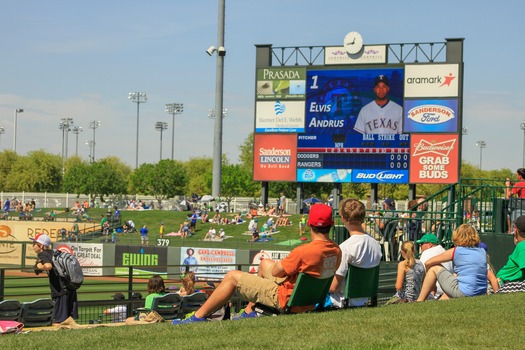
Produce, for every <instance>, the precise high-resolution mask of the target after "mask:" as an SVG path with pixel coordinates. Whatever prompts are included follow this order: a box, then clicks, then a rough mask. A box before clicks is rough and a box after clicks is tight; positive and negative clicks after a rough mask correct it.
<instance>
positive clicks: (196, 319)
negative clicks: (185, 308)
mask: <svg viewBox="0 0 525 350" xmlns="http://www.w3.org/2000/svg"><path fill="white" fill-rule="evenodd" d="M190 315H191V316H190V317H187V318H185V319H184V320H179V319H177V320H173V321H172V322H171V324H173V325H178V324H186V323H193V322H204V321H206V318H205V317H203V318H200V317H197V316H195V313H192V314H190Z"/></svg>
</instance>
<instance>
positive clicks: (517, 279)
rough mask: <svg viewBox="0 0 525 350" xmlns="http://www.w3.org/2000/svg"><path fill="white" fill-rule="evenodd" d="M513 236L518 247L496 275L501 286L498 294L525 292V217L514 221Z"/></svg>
mask: <svg viewBox="0 0 525 350" xmlns="http://www.w3.org/2000/svg"><path fill="white" fill-rule="evenodd" d="M513 235H514V244H515V245H516V247H515V248H514V251H513V252H512V254H510V256H509V259H508V260H507V263H506V264H505V266H503V267H502V268H501V270H499V271H498V274H497V275H496V277H497V278H498V280H499V281H500V286H501V288H500V289H499V291H498V293H509V292H525V215H522V216H519V217H518V218H517V219H516V221H514V232H513Z"/></svg>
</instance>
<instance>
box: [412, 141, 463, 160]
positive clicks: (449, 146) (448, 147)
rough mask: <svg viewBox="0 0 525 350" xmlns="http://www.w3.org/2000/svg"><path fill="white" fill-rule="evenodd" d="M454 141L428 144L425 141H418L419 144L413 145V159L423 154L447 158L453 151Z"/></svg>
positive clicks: (428, 142)
mask: <svg viewBox="0 0 525 350" xmlns="http://www.w3.org/2000/svg"><path fill="white" fill-rule="evenodd" d="M455 144H456V139H452V140H447V141H441V142H430V141H427V140H423V139H422V140H420V141H419V143H417V144H414V153H413V154H412V156H413V157H416V156H422V155H424V154H436V155H439V156H444V157H447V156H448V155H449V153H450V151H452V150H453V149H454V145H455Z"/></svg>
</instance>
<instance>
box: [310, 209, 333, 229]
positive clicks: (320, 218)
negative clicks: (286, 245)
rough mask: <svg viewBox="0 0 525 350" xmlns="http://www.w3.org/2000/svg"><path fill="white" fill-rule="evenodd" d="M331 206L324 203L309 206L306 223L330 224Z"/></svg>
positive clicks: (313, 224)
mask: <svg viewBox="0 0 525 350" xmlns="http://www.w3.org/2000/svg"><path fill="white" fill-rule="evenodd" d="M333 223H334V221H333V219H332V207H330V206H328V205H326V204H314V205H312V206H311V207H310V215H308V225H310V226H316V227H327V226H332V225H333Z"/></svg>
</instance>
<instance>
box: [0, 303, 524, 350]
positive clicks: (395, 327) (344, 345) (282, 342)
mask: <svg viewBox="0 0 525 350" xmlns="http://www.w3.org/2000/svg"><path fill="white" fill-rule="evenodd" d="M524 302H525V293H516V294H514V295H493V296H483V297H475V298H463V299H457V300H452V301H438V302H426V303H410V304H401V305H391V306H383V307H379V308H369V309H356V310H343V311H333V312H326V313H319V314H303V315H291V316H279V317H261V318H257V319H246V320H243V321H236V322H233V321H223V322H206V323H199V324H191V325H180V326H172V325H171V324H169V323H162V324H153V325H139V326H122V327H99V328H93V329H85V330H69V331H60V332H58V333H57V332H47V331H42V332H30V333H28V334H23V335H17V336H14V335H12V336H4V337H2V345H3V348H6V349H16V348H23V349H40V350H41V349H51V348H54V349H56V348H59V347H63V346H64V345H66V344H67V346H68V347H69V346H72V347H75V349H77V350H80V349H90V350H92V349H147V348H150V347H152V345H153V346H155V347H157V348H166V347H179V346H189V347H191V348H192V349H199V348H211V349H245V348H251V349H282V348H289V349H491V350H493V349H498V350H499V349H522V348H523V342H524V341H525V333H524V331H523V324H525V313H524V312H523V308H522V305H523V303H524Z"/></svg>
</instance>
